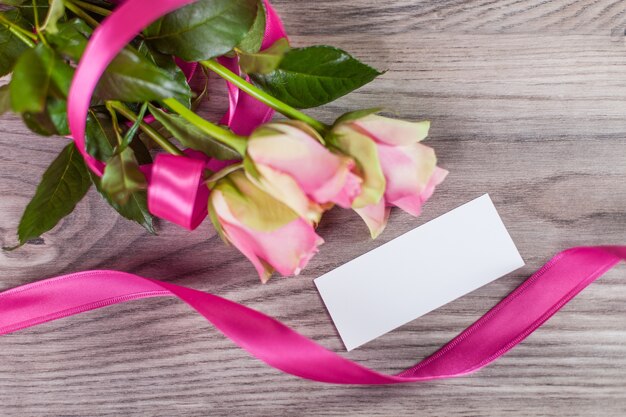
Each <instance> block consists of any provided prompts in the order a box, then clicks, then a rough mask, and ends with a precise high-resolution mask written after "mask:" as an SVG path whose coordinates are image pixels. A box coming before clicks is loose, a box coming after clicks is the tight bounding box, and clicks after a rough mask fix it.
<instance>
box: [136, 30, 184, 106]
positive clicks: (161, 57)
mask: <svg viewBox="0 0 626 417" xmlns="http://www.w3.org/2000/svg"><path fill="white" fill-rule="evenodd" d="M138 52H139V53H140V54H142V55H143V56H145V57H146V58H148V59H149V60H150V61H151V62H153V63H154V64H156V65H157V66H158V67H159V68H161V69H162V70H164V71H167V73H168V74H169V76H170V79H172V80H173V81H175V82H176V83H178V85H179V87H180V89H181V90H184V93H183V94H179V95H177V96H175V98H176V99H178V101H180V102H181V103H183V104H184V105H185V107H187V108H191V97H192V95H193V93H192V91H191V87H189V84H188V83H187V77H186V76H185V73H184V72H183V70H182V69H180V67H179V66H178V65H176V62H174V58H173V57H172V56H171V55H165V54H162V53H160V52H157V51H154V50H153V49H151V48H150V47H149V46H148V44H147V43H146V42H142V43H141V44H140V45H139V48H138Z"/></svg>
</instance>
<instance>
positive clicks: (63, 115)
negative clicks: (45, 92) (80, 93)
mask: <svg viewBox="0 0 626 417" xmlns="http://www.w3.org/2000/svg"><path fill="white" fill-rule="evenodd" d="M46 109H47V112H48V116H49V117H50V120H51V121H52V124H53V125H54V129H55V131H56V134H57V135H62V136H67V135H69V134H70V128H69V126H68V121H67V102H66V101H65V100H60V99H48V104H47V106H46Z"/></svg>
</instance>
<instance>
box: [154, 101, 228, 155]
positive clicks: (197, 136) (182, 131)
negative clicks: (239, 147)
mask: <svg viewBox="0 0 626 417" xmlns="http://www.w3.org/2000/svg"><path fill="white" fill-rule="evenodd" d="M150 113H152V115H153V116H154V118H155V119H156V120H157V121H158V122H159V123H161V124H162V125H163V127H164V128H165V129H167V130H168V131H169V132H170V133H171V134H172V135H173V136H174V137H175V138H176V139H178V141H180V143H181V144H183V146H186V147H188V148H191V149H195V150H197V151H200V152H203V153H204V154H205V155H208V156H211V157H213V158H216V159H221V160H230V159H239V158H240V156H239V154H238V153H237V152H236V151H235V150H234V149H232V148H230V147H228V146H226V145H224V144H222V143H220V142H218V141H216V140H215V139H213V138H211V137H210V136H207V135H206V134H205V133H204V132H202V131H201V130H200V129H198V128H197V127H196V126H194V125H192V124H191V123H189V122H188V121H187V120H185V119H184V118H182V117H181V116H179V115H177V114H170V113H165V112H164V111H163V110H160V109H158V108H156V107H154V106H152V105H151V106H150Z"/></svg>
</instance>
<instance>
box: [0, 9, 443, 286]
mask: <svg viewBox="0 0 626 417" xmlns="http://www.w3.org/2000/svg"><path fill="white" fill-rule="evenodd" d="M117 3H118V2H114V1H104V0H0V5H1V6H0V57H1V59H0V76H4V75H7V74H10V82H9V84H7V85H4V86H2V87H0V114H1V113H4V112H7V111H12V112H14V113H17V114H19V115H21V117H22V119H23V121H24V123H25V125H26V126H27V127H28V128H29V129H31V130H32V131H33V132H35V133H37V134H39V135H44V136H68V135H70V134H71V132H70V128H69V127H68V115H67V112H68V105H67V104H68V103H67V99H68V93H69V91H70V86H71V85H72V80H73V77H74V72H75V70H76V66H77V65H78V63H79V62H80V61H81V57H82V55H83V53H84V52H85V48H86V47H87V45H88V43H89V40H90V37H91V36H92V34H93V32H94V30H96V29H97V28H98V26H99V25H101V24H102V22H103V20H104V19H106V18H107V16H109V15H110V14H111V13H112V11H113V10H114V9H115V7H116V6H117ZM270 21H273V22H274V24H275V25H278V26H279V27H280V23H279V21H277V16H276V15H275V12H274V11H273V10H272V8H271V6H270V5H269V3H267V2H264V1H259V0H199V1H197V2H195V3H192V4H190V5H187V6H185V7H182V8H180V9H178V10H176V11H174V12H172V13H169V14H168V15H166V16H164V17H162V18H161V19H159V20H158V21H157V22H155V23H153V24H152V25H150V26H149V27H147V28H145V30H144V31H143V32H142V33H141V34H140V35H139V36H137V37H136V38H135V39H134V40H133V41H132V42H131V43H130V44H129V45H127V46H126V48H125V49H124V50H123V51H122V52H121V53H120V54H118V55H117V57H116V58H115V59H114V60H113V62H112V63H111V64H110V65H109V66H108V68H107V70H106V71H105V73H104V75H103V76H102V77H101V79H100V81H99V83H98V86H97V88H96V90H95V94H94V96H93V98H92V100H91V103H90V107H89V111H88V115H87V119H86V125H85V151H86V153H87V154H88V155H89V156H90V157H93V158H95V160H98V161H102V162H103V163H105V165H103V167H104V168H103V170H102V172H97V170H94V169H90V168H93V167H91V165H89V164H86V163H85V159H84V156H85V155H81V152H80V150H79V149H77V148H76V146H75V144H74V143H70V144H68V145H67V146H66V147H65V148H64V149H63V151H62V152H61V153H60V154H59V156H58V157H57V158H56V159H55V160H54V161H53V162H52V163H51V165H50V167H49V168H48V169H47V170H46V172H45V173H44V175H43V178H42V180H41V182H40V184H39V186H38V187H37V191H36V193H35V196H34V197H33V199H32V200H31V202H30V203H29V204H28V206H27V207H26V209H25V212H24V214H23V216H22V219H21V221H20V224H19V227H18V238H19V245H22V244H24V243H26V242H27V241H28V240H29V239H33V238H37V237H39V236H40V235H41V234H42V233H45V232H47V231H49V230H50V229H52V228H53V227H54V226H55V225H56V224H57V223H58V222H59V221H60V220H61V219H62V218H63V217H65V216H66V215H68V214H69V213H70V212H71V211H72V210H73V209H74V207H75V206H76V204H77V203H78V202H79V201H80V200H81V199H82V198H83V196H84V195H85V194H86V193H87V191H88V189H89V188H90V187H91V185H93V186H94V187H95V188H96V189H97V191H98V192H99V193H100V194H101V195H102V196H103V197H104V200H105V201H106V202H107V203H108V204H110V205H111V207H113V209H115V210H116V211H117V212H119V214H120V215H122V216H123V217H125V218H127V219H130V220H133V221H135V222H137V223H139V224H141V225H142V226H143V227H145V228H146V229H147V230H148V231H149V232H151V233H154V226H153V217H152V216H153V214H156V215H158V216H160V217H164V218H167V213H162V212H163V208H162V207H161V208H160V209H157V208H155V207H152V206H151V205H150V204H149V200H150V198H149V197H148V193H147V192H146V190H147V189H148V188H149V184H150V181H151V176H152V175H154V174H153V173H151V172H150V169H148V168H146V167H149V166H150V165H149V164H151V163H152V160H153V158H154V157H155V155H157V156H156V158H158V157H159V156H163V154H164V153H169V154H172V155H174V156H176V157H177V158H183V157H184V158H193V159H197V160H201V161H203V164H204V165H203V166H204V170H203V180H202V187H204V188H205V190H206V191H207V195H208V212H209V216H210V218H211V220H212V222H213V224H214V226H215V228H216V229H217V231H218V232H219V233H220V235H221V236H222V237H223V239H224V240H225V241H227V242H230V243H232V244H233V245H234V246H235V247H237V248H238V249H239V250H240V251H241V252H242V253H243V254H244V255H245V256H246V257H247V258H248V259H250V261H251V262H252V263H253V264H254V266H255V268H256V270H257V271H258V273H259V276H260V277H261V280H262V281H263V282H265V281H266V280H267V279H268V278H269V276H270V275H271V273H272V272H273V271H274V270H276V271H277V272H279V273H280V274H282V275H293V274H298V273H299V271H300V270H301V269H302V268H304V267H305V266H306V264H307V262H308V261H309V259H310V258H311V257H312V256H313V255H314V254H315V253H316V251H317V247H318V246H319V245H320V244H321V243H322V242H323V240H322V238H321V237H320V236H318V235H317V233H316V231H315V227H316V225H317V223H318V222H319V220H320V218H321V216H322V215H323V214H324V212H325V211H327V210H328V209H330V208H331V207H333V206H334V205H338V206H340V207H343V208H348V209H353V210H355V211H356V212H357V213H358V214H359V215H360V216H361V217H362V218H363V220H364V221H365V223H366V224H367V226H368V227H369V229H370V232H371V235H372V237H373V238H375V237H376V236H378V235H379V234H380V233H381V231H382V230H383V229H384V227H385V224H386V222H387V218H388V216H389V210H390V207H391V206H396V207H399V208H401V209H403V210H404V211H406V212H408V213H411V214H412V215H415V216H417V215H419V213H420V210H421V207H422V205H423V204H424V202H425V201H426V200H427V199H428V198H429V197H430V196H431V195H432V193H433V191H434V189H435V187H436V186H437V185H438V184H439V183H441V181H443V179H444V178H445V176H446V174H447V172H446V171H445V170H443V169H441V168H439V167H437V165H436V162H437V161H436V157H435V153H434V151H433V150H432V149H431V148H429V147H427V146H425V145H423V144H421V143H420V142H421V141H422V140H423V139H424V138H426V136H427V134H428V129H429V122H427V121H421V122H408V121H401V120H394V119H390V118H386V117H383V116H380V115H378V114H377V113H379V110H380V109H368V110H358V111H353V112H350V113H347V114H344V115H342V116H340V117H338V118H337V119H336V120H335V121H334V122H333V123H332V124H325V123H323V122H320V121H318V120H316V119H314V118H312V117H310V116H308V115H307V114H305V113H303V112H302V111H301V109H305V108H312V107H316V106H321V105H323V104H326V103H329V102H332V101H333V100H335V99H337V98H339V97H341V96H343V95H345V94H347V93H349V92H351V91H353V90H355V89H357V88H359V87H361V86H363V85H365V84H366V83H368V82H370V81H372V80H373V79H374V78H376V77H377V76H379V75H381V72H379V71H377V70H375V69H373V68H371V67H370V66H368V65H365V64H363V63H361V62H359V61H358V60H357V59H355V58H354V57H352V56H350V55H349V54H348V53H346V52H344V51H342V50H340V49H337V48H334V47H331V46H319V45H318V46H309V47H303V48H292V47H291V46H290V45H289V42H288V40H287V39H286V37H284V33H280V32H281V31H279V32H278V34H277V33H276V32H275V33H273V34H271V36H268V33H267V27H268V25H269V22H270ZM277 22H278V23H277ZM280 35H283V36H280ZM86 64H87V65H88V64H89V63H86ZM196 68H201V69H202V71H204V72H214V73H215V74H217V75H219V76H220V77H222V78H224V79H226V81H227V82H228V83H229V84H228V85H229V89H230V94H231V108H230V110H229V114H228V115H227V116H226V117H225V119H224V120H222V122H221V123H214V122H211V121H209V120H206V119H204V118H202V117H200V116H199V115H198V114H197V113H196V112H195V109H196V108H197V106H198V104H199V102H200V101H201V100H205V99H206V97H207V88H208V86H206V85H205V88H204V89H203V90H202V91H193V90H192V89H191V88H190V85H189V81H190V80H191V78H192V77H193V76H194V73H197V72H199V71H196ZM205 79H208V77H206V76H205ZM233 97H238V98H239V99H240V100H248V103H252V104H248V106H249V107H248V108H253V107H255V106H257V107H256V108H257V111H256V112H255V113H254V114H247V113H246V112H245V111H239V112H238V110H240V109H238V106H239V105H240V104H241V103H239V104H237V103H236V100H235V102H233V100H232V98H233ZM258 106H261V107H258ZM259 109H260V110H259ZM272 110H275V111H278V112H279V113H282V114H283V115H284V116H286V118H287V120H283V121H274V122H272V121H270V120H269V119H270V118H271V115H272ZM209 191H210V192H209ZM205 212H206V209H205ZM196 225H197V224H190V225H187V226H188V227H189V228H193V227H195V226H196ZM19 245H18V246H19Z"/></svg>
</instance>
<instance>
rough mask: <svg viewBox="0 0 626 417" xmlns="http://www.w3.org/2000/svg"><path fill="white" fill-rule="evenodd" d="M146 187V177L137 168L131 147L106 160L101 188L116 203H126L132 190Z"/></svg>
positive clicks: (135, 190)
mask: <svg viewBox="0 0 626 417" xmlns="http://www.w3.org/2000/svg"><path fill="white" fill-rule="evenodd" d="M146 187H147V182H146V177H145V176H144V175H143V173H142V172H141V170H140V169H139V165H138V163H137V159H136V158H135V153H134V152H133V150H132V149H131V148H126V149H124V150H123V151H122V152H120V153H119V154H116V155H113V156H112V157H111V159H109V160H108V161H107V165H106V168H105V169H104V175H103V176H102V189H103V190H104V191H105V192H106V193H107V194H108V195H109V196H110V197H111V199H112V200H113V201H115V202H116V203H117V204H120V205H124V204H126V203H127V202H128V200H129V199H130V197H131V196H132V194H133V193H134V192H137V191H141V190H145V189H146Z"/></svg>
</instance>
